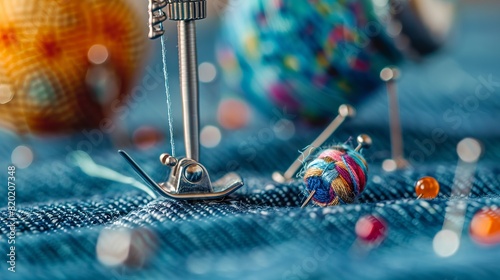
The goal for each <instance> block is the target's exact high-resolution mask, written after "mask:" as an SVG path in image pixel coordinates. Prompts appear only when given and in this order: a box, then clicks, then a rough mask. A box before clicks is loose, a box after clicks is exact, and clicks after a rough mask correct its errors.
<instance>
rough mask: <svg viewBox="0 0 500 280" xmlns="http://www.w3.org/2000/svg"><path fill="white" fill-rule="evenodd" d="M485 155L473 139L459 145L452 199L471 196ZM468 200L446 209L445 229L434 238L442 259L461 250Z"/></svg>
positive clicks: (464, 140)
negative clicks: (475, 177) (476, 173)
mask: <svg viewBox="0 0 500 280" xmlns="http://www.w3.org/2000/svg"><path fill="white" fill-rule="evenodd" d="M482 153H483V150H482V146H481V143H479V141H477V140H476V139H473V138H465V139H463V140H462V141H460V142H459V143H458V145H457V154H458V157H459V161H458V164H457V169H456V171H455V178H454V179H453V188H452V191H451V196H452V197H459V198H465V197H467V196H469V194H470V192H471V189H472V186H473V184H474V173H475V172H476V166H477V161H478V160H479V158H480V157H481V154H482ZM466 210H467V200H466V199H462V200H458V201H457V202H454V203H452V204H450V205H449V206H448V207H447V208H446V214H445V218H444V223H443V228H442V229H441V230H440V231H439V232H438V233H437V234H436V235H435V236H434V240H433V248H434V252H435V253H436V254H437V255H439V256H440V257H450V256H452V255H454V254H455V253H456V252H457V251H458V249H459V248H460V238H461V236H462V230H463V226H464V222H465V212H466Z"/></svg>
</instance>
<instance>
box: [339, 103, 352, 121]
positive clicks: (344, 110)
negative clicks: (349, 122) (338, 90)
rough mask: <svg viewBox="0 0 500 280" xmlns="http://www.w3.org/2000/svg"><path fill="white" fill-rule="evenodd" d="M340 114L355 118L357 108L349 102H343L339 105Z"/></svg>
mask: <svg viewBox="0 0 500 280" xmlns="http://www.w3.org/2000/svg"><path fill="white" fill-rule="evenodd" d="M339 115H340V116H341V117H344V118H353V117H355V116H356V109H354V107H352V106H351V105H348V104H342V105H340V107H339Z"/></svg>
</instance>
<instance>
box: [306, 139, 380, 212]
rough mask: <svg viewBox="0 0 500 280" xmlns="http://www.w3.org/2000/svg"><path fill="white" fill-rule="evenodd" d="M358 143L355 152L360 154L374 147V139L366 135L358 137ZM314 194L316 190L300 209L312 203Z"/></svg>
mask: <svg viewBox="0 0 500 280" xmlns="http://www.w3.org/2000/svg"><path fill="white" fill-rule="evenodd" d="M356 141H357V142H358V146H356V148H355V149H354V151H356V152H359V151H360V150H361V149H368V148H370V146H371V145H372V138H371V137H370V136H368V135H366V134H360V135H358V137H356ZM314 194H316V190H313V191H312V192H310V193H309V196H308V197H307V198H306V200H305V201H304V203H302V206H301V207H300V208H304V207H306V206H307V204H309V202H311V199H312V198H313V197H314Z"/></svg>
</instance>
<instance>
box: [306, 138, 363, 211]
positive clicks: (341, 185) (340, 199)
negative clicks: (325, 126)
mask: <svg viewBox="0 0 500 280" xmlns="http://www.w3.org/2000/svg"><path fill="white" fill-rule="evenodd" d="M367 172H368V165H367V163H366V160H365V159H364V158H363V156H362V155H361V154H360V153H359V152H356V151H355V150H353V149H352V148H350V147H348V146H347V145H342V146H336V147H333V148H331V149H327V150H324V151H322V152H321V153H320V154H319V156H318V157H317V158H316V159H314V160H313V161H311V162H309V163H308V164H307V165H306V171H305V173H304V182H305V183H306V188H307V191H309V193H310V192H312V191H316V192H315V194H314V196H313V197H312V201H313V203H314V204H316V205H318V206H322V207H324V206H330V205H338V204H348V203H353V202H355V200H356V198H357V197H358V196H359V195H360V194H361V193H362V192H363V190H364V189H365V185H366V181H367Z"/></svg>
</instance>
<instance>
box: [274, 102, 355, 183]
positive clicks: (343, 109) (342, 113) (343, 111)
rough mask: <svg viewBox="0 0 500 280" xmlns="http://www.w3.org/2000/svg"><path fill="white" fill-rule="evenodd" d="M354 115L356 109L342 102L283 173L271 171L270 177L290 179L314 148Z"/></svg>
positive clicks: (275, 179) (282, 181) (283, 180)
mask: <svg viewBox="0 0 500 280" xmlns="http://www.w3.org/2000/svg"><path fill="white" fill-rule="evenodd" d="M355 115H356V110H355V109H354V108H353V107H352V106H350V105H347V104H342V105H340V107H339V114H338V115H337V117H335V119H333V121H332V122H331V123H330V124H329V125H328V126H327V127H326V129H325V130H323V132H321V134H320V135H319V136H318V137H317V138H316V139H315V140H314V141H313V142H312V143H311V145H309V146H308V147H307V148H306V150H305V151H304V152H303V153H302V154H300V155H299V156H298V157H297V159H295V161H294V162H293V163H292V165H290V167H288V169H287V170H286V171H285V173H283V174H282V173H281V172H279V171H275V172H273V175H272V178H273V180H274V181H276V182H278V183H284V182H286V181H289V180H291V179H292V177H293V175H295V173H296V172H297V171H298V170H299V169H300V168H301V167H302V163H303V162H304V161H305V160H306V159H307V158H308V157H309V155H310V154H311V153H312V152H313V151H314V149H316V148H318V147H320V146H321V145H323V144H324V143H325V141H326V140H327V139H328V138H330V136H332V134H333V133H334V132H335V131H336V130H337V129H338V128H339V126H340V125H341V124H342V123H343V122H344V121H345V120H346V119H347V118H352V117H354V116H355Z"/></svg>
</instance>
